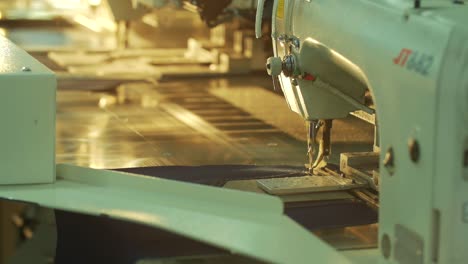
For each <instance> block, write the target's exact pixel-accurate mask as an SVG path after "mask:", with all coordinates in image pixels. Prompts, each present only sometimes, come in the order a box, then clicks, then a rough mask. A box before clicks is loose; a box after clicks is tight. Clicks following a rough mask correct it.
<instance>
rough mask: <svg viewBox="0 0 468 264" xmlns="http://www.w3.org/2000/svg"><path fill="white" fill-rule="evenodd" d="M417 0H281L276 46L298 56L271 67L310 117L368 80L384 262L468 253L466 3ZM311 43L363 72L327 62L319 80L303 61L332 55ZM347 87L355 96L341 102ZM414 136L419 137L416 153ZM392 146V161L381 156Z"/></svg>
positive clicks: (441, 259)
mask: <svg viewBox="0 0 468 264" xmlns="http://www.w3.org/2000/svg"><path fill="white" fill-rule="evenodd" d="M260 2H262V1H260ZM414 2H415V1H404V0H401V1H397V0H381V1H376V0H352V1H351V0H349V1H348V0H346V1H343V0H276V1H275V2H274V10H273V12H274V15H273V16H274V18H273V21H272V23H273V26H272V28H273V32H272V37H273V39H274V40H273V46H274V52H275V56H276V57H277V58H280V59H282V58H284V57H285V56H288V55H293V56H295V60H296V64H295V65H294V67H293V69H294V71H292V73H291V71H289V72H287V74H285V71H284V68H285V67H286V66H288V64H287V63H284V61H283V65H282V66H280V67H281V68H280V69H279V68H278V62H279V61H278V59H271V60H276V62H275V65H276V66H274V67H273V68H274V72H273V73H276V74H278V77H279V80H280V84H281V88H282V90H283V92H284V94H285V97H286V100H287V101H288V104H289V106H290V108H291V109H292V110H293V111H295V112H297V113H299V114H300V115H301V116H302V117H304V119H311V118H317V119H321V118H338V117H342V113H343V112H342V110H344V111H346V112H348V111H351V110H352V109H353V107H352V106H353V105H354V106H357V105H358V104H356V103H360V102H362V101H360V100H361V98H360V96H361V93H362V90H361V89H362V87H359V85H358V86H356V87H353V85H355V84H359V82H363V81H364V82H365V84H366V85H367V86H368V87H365V88H369V89H370V91H371V92H372V95H373V98H374V103H375V104H376V114H377V118H378V122H379V138H380V146H381V149H382V151H381V156H380V177H381V186H380V211H379V214H380V216H379V219H380V221H379V241H380V247H381V254H380V258H379V259H380V263H468V250H466V249H467V244H468V176H467V174H468V173H467V171H468V143H467V142H468V5H467V4H460V3H454V1H422V6H421V7H420V8H415V7H414ZM259 6H260V4H259ZM260 14H261V12H260ZM259 16H260V15H259V13H257V18H258V17H259ZM260 21H261V20H260ZM259 23H261V22H259V20H257V29H259V28H260V27H259ZM259 35H260V34H259V31H258V30H257V36H259ZM311 43H318V44H317V45H319V46H320V47H327V49H328V50H329V51H330V52H333V53H336V54H339V56H342V57H343V58H344V59H346V60H348V61H349V62H350V63H352V64H353V65H355V66H356V67H357V69H356V72H362V74H363V76H360V74H357V75H356V76H357V77H358V78H357V79H356V80H353V81H352V82H348V85H347V83H346V82H343V78H346V76H344V75H343V74H339V73H337V72H336V71H335V72H334V73H333V74H334V75H333V74H332V75H330V74H327V73H326V71H322V73H318V78H319V79H322V82H325V83H327V85H328V86H323V85H322V86H321V87H322V88H325V89H327V87H331V89H329V90H328V91H326V90H318V87H317V86H316V85H317V83H316V81H317V79H318V78H316V77H317V76H312V77H311V76H309V75H308V72H307V71H316V72H315V74H317V71H319V70H318V69H320V67H321V66H325V67H327V66H326V65H327V64H324V63H323V61H320V60H317V59H314V56H310V53H309V55H307V56H306V55H305V54H304V52H303V50H301V49H304V48H305V47H306V46H309V48H310V44H311ZM315 58H317V57H315ZM329 63H330V62H328V64H329ZM270 66H272V65H270ZM286 68H287V67H286ZM278 69H279V70H278ZM289 70H290V69H289ZM309 73H311V74H314V72H309ZM324 74H325V77H323V78H321V76H320V75H322V76H324ZM273 75H274V74H273ZM286 75H289V76H286ZM348 77H349V76H348ZM361 77H362V78H361ZM336 91H338V93H335V92H336ZM333 93H334V94H335V95H338V96H337V97H338V98H335V99H334V100H335V101H333V100H332V99H330V98H331V97H332V96H331V94H333ZM339 93H341V94H339ZM343 95H344V97H343ZM346 97H347V98H348V99H350V98H349V97H351V98H354V99H355V100H354V103H353V104H349V102H352V101H349V100H348V101H346V102H342V103H340V102H339V101H340V100H341V99H343V98H346ZM341 101H343V100H341ZM335 108H338V109H340V110H339V111H337V110H336V109H335ZM329 113H332V114H329ZM409 142H413V143H414V142H417V145H418V151H419V152H418V154H419V156H418V157H419V158H418V160H412V158H411V155H410V152H411V146H410V144H409ZM413 146H414V145H413ZM388 150H391V151H393V155H392V156H393V159H394V163H393V164H394V166H393V168H392V170H389V169H387V168H386V167H385V166H384V164H383V160H384V158H385V155H386V152H388Z"/></svg>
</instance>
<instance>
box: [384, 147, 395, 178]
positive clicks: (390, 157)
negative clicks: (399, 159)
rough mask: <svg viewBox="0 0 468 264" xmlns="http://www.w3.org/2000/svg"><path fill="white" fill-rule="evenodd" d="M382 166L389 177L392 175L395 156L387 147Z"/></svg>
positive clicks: (390, 148)
mask: <svg viewBox="0 0 468 264" xmlns="http://www.w3.org/2000/svg"><path fill="white" fill-rule="evenodd" d="M383 165H384V166H385V168H386V169H387V170H388V172H389V173H390V175H393V172H394V170H395V154H394V153H393V148H392V147H389V148H388V149H387V152H386V153H385V158H384V160H383Z"/></svg>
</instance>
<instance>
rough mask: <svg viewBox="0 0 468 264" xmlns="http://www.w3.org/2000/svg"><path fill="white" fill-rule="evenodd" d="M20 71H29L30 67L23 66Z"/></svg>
mask: <svg viewBox="0 0 468 264" xmlns="http://www.w3.org/2000/svg"><path fill="white" fill-rule="evenodd" d="M21 71H22V72H30V71H31V68H29V67H26V66H24V67H23V68H21Z"/></svg>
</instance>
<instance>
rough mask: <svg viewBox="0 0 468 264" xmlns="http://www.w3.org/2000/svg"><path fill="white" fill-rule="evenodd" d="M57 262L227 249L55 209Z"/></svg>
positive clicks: (125, 263) (125, 261) (122, 260)
mask: <svg viewBox="0 0 468 264" xmlns="http://www.w3.org/2000/svg"><path fill="white" fill-rule="evenodd" d="M55 218H56V222H57V249H56V256H55V263H57V264H62V263H63V264H75V263H76V264H83V263H113V264H133V263H135V262H136V261H137V260H140V259H143V258H149V257H153V258H162V257H172V256H192V255H206V254H220V253H227V252H225V251H222V250H221V249H218V248H215V247H211V246H208V245H206V244H203V243H200V242H196V241H194V240H190V239H186V238H184V237H182V236H179V235H176V234H172V233H169V232H166V231H163V230H161V229H157V228H152V227H148V226H144V225H139V224H135V223H130V222H126V221H121V220H116V219H112V218H109V217H104V216H90V215H84V214H78V213H72V212H65V211H59V210H55Z"/></svg>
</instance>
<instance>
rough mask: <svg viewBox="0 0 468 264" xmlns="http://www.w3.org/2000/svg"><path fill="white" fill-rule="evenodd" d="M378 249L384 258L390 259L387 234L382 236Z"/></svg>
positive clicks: (390, 248) (390, 249)
mask: <svg viewBox="0 0 468 264" xmlns="http://www.w3.org/2000/svg"><path fill="white" fill-rule="evenodd" d="M380 248H381V249H382V255H383V256H384V258H385V259H388V258H390V254H391V253H392V243H391V242H390V237H389V236H388V235H387V234H384V235H383V236H382V241H381V243H380Z"/></svg>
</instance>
